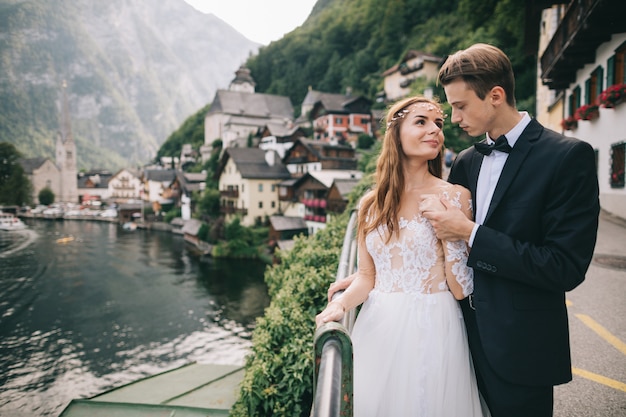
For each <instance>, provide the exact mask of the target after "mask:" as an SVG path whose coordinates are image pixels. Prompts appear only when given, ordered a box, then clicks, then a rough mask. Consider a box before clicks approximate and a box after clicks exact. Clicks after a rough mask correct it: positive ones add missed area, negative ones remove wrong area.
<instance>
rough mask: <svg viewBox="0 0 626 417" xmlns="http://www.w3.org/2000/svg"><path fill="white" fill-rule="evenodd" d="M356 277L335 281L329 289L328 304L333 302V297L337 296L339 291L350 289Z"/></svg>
mask: <svg viewBox="0 0 626 417" xmlns="http://www.w3.org/2000/svg"><path fill="white" fill-rule="evenodd" d="M355 277H356V274H352V275H350V276H347V277H346V278H344V279H341V280H339V281H335V282H333V283H332V284H330V287H328V302H331V301H332V300H333V295H335V293H336V292H337V291H342V290H345V289H346V288H348V287H349V286H350V284H352V281H354V278H355Z"/></svg>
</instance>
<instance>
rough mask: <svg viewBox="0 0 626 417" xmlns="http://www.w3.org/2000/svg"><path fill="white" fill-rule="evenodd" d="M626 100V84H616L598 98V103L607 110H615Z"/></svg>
mask: <svg viewBox="0 0 626 417" xmlns="http://www.w3.org/2000/svg"><path fill="white" fill-rule="evenodd" d="M624 100H626V84H615V85H612V86H610V87H609V88H607V89H606V90H604V91H603V92H601V93H600V95H599V96H598V103H600V105H601V106H602V107H605V108H607V109H610V108H613V107H615V106H617V105H618V104H620V103H621V102H623V101H624Z"/></svg>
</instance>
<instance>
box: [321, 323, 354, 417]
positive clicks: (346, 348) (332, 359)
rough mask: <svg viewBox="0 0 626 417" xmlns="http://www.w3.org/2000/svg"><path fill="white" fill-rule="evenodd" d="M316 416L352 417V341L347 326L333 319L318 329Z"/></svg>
mask: <svg viewBox="0 0 626 417" xmlns="http://www.w3.org/2000/svg"><path fill="white" fill-rule="evenodd" d="M314 345H315V374H314V378H315V379H314V381H313V392H314V395H315V398H314V400H313V410H312V413H311V415H312V416H313V417H339V416H342V417H352V416H353V405H352V392H353V382H352V341H351V340H350V335H349V333H348V331H347V330H346V328H345V327H344V326H343V325H341V324H339V323H337V322H330V323H326V324H324V325H322V326H320V327H319V328H318V329H317V331H316V332H315V341H314Z"/></svg>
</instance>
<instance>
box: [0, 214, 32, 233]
mask: <svg viewBox="0 0 626 417" xmlns="http://www.w3.org/2000/svg"><path fill="white" fill-rule="evenodd" d="M23 229H26V225H25V224H24V222H23V221H22V220H21V219H20V218H19V217H17V216H16V215H15V214H12V213H3V212H0V230H8V231H11V230H23Z"/></svg>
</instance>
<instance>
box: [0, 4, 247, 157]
mask: <svg viewBox="0 0 626 417" xmlns="http://www.w3.org/2000/svg"><path fill="white" fill-rule="evenodd" d="M258 47H259V45H258V44H256V43H254V42H252V41H250V40H248V39H246V38H245V37H243V35H241V34H239V33H238V32H237V31H235V30H234V29H233V28H232V27H230V26H229V25H228V24H226V23H225V22H223V21H221V20H220V19H218V18H217V17H215V16H213V15H207V14H203V13H200V12H198V11H196V10H195V9H194V8H192V7H191V6H189V5H188V4H187V3H185V2H184V0H159V1H150V0H107V1H99V0H55V1H49V0H31V1H28V0H0V142H11V143H14V144H15V145H16V146H17V148H18V149H19V150H20V151H21V152H22V153H23V154H24V156H26V157H35V156H48V157H53V155H54V144H55V140H56V135H57V133H56V132H57V131H58V130H59V113H60V99H61V88H62V84H63V81H64V80H65V81H67V93H68V97H69V103H70V117H71V120H72V130H73V136H74V140H75V141H76V143H77V148H78V149H77V157H78V163H79V168H87V169H89V168H108V169H116V168H119V167H122V166H132V165H136V164H141V163H144V162H147V161H149V160H150V159H151V158H153V157H154V156H155V154H156V150H157V148H158V146H159V145H160V144H161V143H162V142H163V141H164V140H165V139H166V138H167V136H168V135H169V134H170V133H171V132H172V131H173V130H174V129H176V128H177V127H178V126H179V125H180V124H181V123H182V121H183V120H184V119H185V118H186V117H188V116H190V115H191V114H193V113H194V112H196V111H197V110H198V109H200V108H201V107H202V106H204V105H206V104H207V103H209V102H211V100H212V99H213V95H214V94H215V91H216V90H217V89H218V88H226V87H227V86H228V83H229V82H230V81H231V80H232V78H233V77H234V71H235V70H236V69H237V68H238V67H239V66H240V65H241V64H242V63H244V62H245V60H246V59H247V57H248V56H249V55H250V54H251V53H253V52H255V51H256V50H257V49H258Z"/></svg>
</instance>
